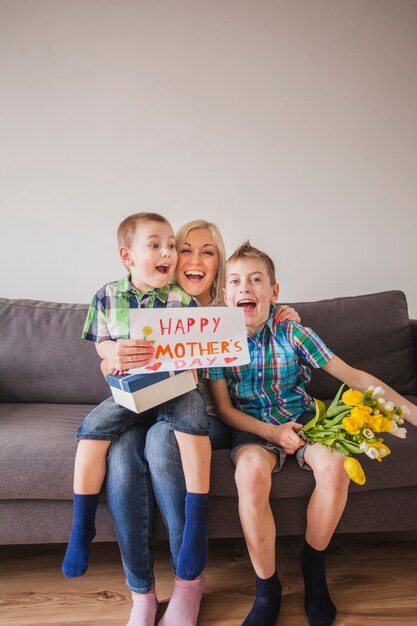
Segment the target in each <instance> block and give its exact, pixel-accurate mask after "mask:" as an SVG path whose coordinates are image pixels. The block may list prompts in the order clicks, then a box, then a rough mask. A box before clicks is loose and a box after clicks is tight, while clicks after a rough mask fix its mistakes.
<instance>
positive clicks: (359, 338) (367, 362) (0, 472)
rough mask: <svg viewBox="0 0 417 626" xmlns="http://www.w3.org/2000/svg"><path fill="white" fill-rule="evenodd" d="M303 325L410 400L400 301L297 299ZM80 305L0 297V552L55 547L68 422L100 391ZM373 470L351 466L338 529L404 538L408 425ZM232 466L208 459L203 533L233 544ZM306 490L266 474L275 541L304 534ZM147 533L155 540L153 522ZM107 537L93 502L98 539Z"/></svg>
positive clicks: (416, 348) (68, 482)
mask: <svg viewBox="0 0 417 626" xmlns="http://www.w3.org/2000/svg"><path fill="white" fill-rule="evenodd" d="M294 306H295V307H296V309H297V310H298V311H299V313H300V315H301V317H302V321H303V323H304V325H306V326H311V327H312V328H313V329H315V330H316V331H317V332H318V334H319V335H320V336H321V337H322V338H323V340H324V341H325V342H326V343H327V344H328V345H329V347H330V348H332V349H333V350H334V351H335V353H336V354H337V355H338V356H340V357H341V358H342V359H344V360H346V361H348V362H349V363H350V364H352V365H353V366H355V367H358V368H361V369H364V370H366V371H369V372H371V373H372V374H374V375H375V376H377V377H378V378H381V379H382V380H384V381H385V382H387V383H388V384H389V385H391V386H392V387H394V388H395V389H397V390H398V391H399V392H400V393H402V394H404V395H406V396H407V397H408V398H409V399H410V400H411V401H413V402H414V403H416V404H417V371H416V355H417V321H416V320H409V318H408V313H407V303H406V299H405V296H404V294H403V293H402V292H400V291H388V292H384V293H377V294H371V295H365V296H357V297H348V298H335V299H333V300H323V301H320V302H297V303H295V304H294ZM86 311H87V305H83V304H58V303H52V302H38V301H33V300H8V299H5V298H2V299H0V329H1V353H0V354H1V356H0V444H1V445H0V544H19V543H55V542H66V541H67V538H68V533H69V529H70V524H71V508H72V502H71V498H72V473H73V463H74V454H75V448H76V442H75V432H76V428H77V425H78V424H79V422H80V421H81V419H82V418H83V417H84V415H86V414H87V413H88V412H89V411H90V409H91V408H92V407H93V406H94V405H96V404H97V403H99V402H100V401H101V400H103V399H104V398H106V397H107V396H108V395H110V394H109V389H108V387H107V384H106V383H105V381H104V380H103V378H102V376H101V374H100V371H99V360H98V357H97V355H96V352H95V349H94V346H93V345H92V344H91V343H89V342H86V341H83V340H81V339H80V333H81V328H82V325H83V322H84V318H85V315H86ZM338 387H339V383H338V381H335V380H333V379H331V377H329V376H328V375H326V374H325V373H324V372H321V371H319V372H314V374H313V379H312V383H311V386H310V392H311V393H312V395H314V396H315V397H317V398H321V399H324V400H328V399H330V398H332V397H333V395H334V394H335V392H336V391H337V389H338ZM386 439H387V440H388V439H389V445H390V447H391V448H392V454H391V455H390V456H389V457H388V458H387V459H385V460H384V461H383V462H382V463H377V462H375V461H371V460H369V459H367V458H366V457H365V458H364V459H363V460H362V458H361V462H363V465H364V469H365V473H366V475H367V482H366V484H365V486H363V487H359V486H357V485H354V484H351V488H350V489H351V494H350V498H349V503H348V506H347V508H346V511H345V513H344V515H343V517H342V520H341V522H340V524H339V526H338V532H369V531H400V530H401V531H408V530H415V529H416V520H417V461H416V459H417V429H415V428H413V427H411V426H409V429H408V435H407V439H405V440H400V439H396V438H394V437H391V436H390V435H386ZM233 474H234V470H233V466H232V463H231V461H230V458H229V451H228V450H217V451H215V452H214V454H213V463H212V488H211V506H210V536H211V537H236V536H241V534H242V531H241V528H240V525H239V520H238V515H237V500H236V488H235V485H234V477H233ZM312 487H313V478H312V476H311V474H310V473H308V472H302V471H300V470H299V469H298V467H297V465H296V463H295V462H294V460H293V459H291V460H290V461H289V462H288V463H287V464H286V466H285V468H284V470H283V471H282V472H281V473H280V474H278V475H276V476H274V480H273V488H272V506H273V509H274V514H275V516H276V519H277V526H278V533H279V534H300V533H302V532H303V531H304V524H305V521H304V520H305V509H306V503H307V500H308V496H309V494H310V493H311V490H312ZM155 536H156V537H157V538H163V537H166V535H165V529H164V527H163V524H162V522H161V519H160V517H159V515H158V516H157V519H156V525H155ZM114 538H115V535H114V531H113V524H112V520H111V516H110V513H109V510H108V508H107V505H106V502H105V498H104V495H103V498H102V502H101V503H100V506H99V511H98V533H97V539H96V540H98V541H112V540H114Z"/></svg>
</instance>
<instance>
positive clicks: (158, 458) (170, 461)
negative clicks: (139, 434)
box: [145, 421, 182, 475]
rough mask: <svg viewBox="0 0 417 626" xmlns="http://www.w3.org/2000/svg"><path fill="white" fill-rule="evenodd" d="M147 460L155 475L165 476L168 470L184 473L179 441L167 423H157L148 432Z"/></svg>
mask: <svg viewBox="0 0 417 626" xmlns="http://www.w3.org/2000/svg"><path fill="white" fill-rule="evenodd" d="M145 459H146V461H147V463H148V465H149V467H150V470H151V473H152V474H153V475H154V474H164V473H166V472H167V470H169V471H177V470H179V471H182V465H181V456H180V451H179V448H178V443H177V439H176V437H175V433H174V431H173V430H172V429H171V428H170V427H169V425H168V423H167V422H164V421H162V422H157V423H156V424H154V425H153V426H151V428H150V429H149V430H148V434H147V436H146V443H145Z"/></svg>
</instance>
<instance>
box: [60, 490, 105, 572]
mask: <svg viewBox="0 0 417 626" xmlns="http://www.w3.org/2000/svg"><path fill="white" fill-rule="evenodd" d="M98 496H99V494H98V493H94V494H92V495H82V494H78V493H74V518H73V522H72V529H71V535H70V538H69V542H68V546H67V551H66V553H65V558H64V562H63V563H62V571H63V573H64V576H66V577H67V578H75V577H76V576H82V575H83V574H85V572H86V571H87V567H88V560H89V558H90V546H91V542H92V541H93V539H94V537H95V535H96V527H95V518H96V510H97V504H98Z"/></svg>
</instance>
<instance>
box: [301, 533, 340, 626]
mask: <svg viewBox="0 0 417 626" xmlns="http://www.w3.org/2000/svg"><path fill="white" fill-rule="evenodd" d="M325 556H326V550H315V549H314V548H312V547H311V546H310V545H309V544H308V543H307V542H306V541H305V542H304V546H303V548H302V550H301V552H300V563H301V569H302V571H303V576H304V588H305V595H304V607H305V611H306V615H307V619H308V624H309V626H331V624H333V622H334V620H335V617H336V607H335V605H334V604H333V602H332V600H331V598H330V594H329V590H328V588H327V581H326V569H325V563H324V559H325Z"/></svg>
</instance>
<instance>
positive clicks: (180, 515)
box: [145, 416, 231, 572]
mask: <svg viewBox="0 0 417 626" xmlns="http://www.w3.org/2000/svg"><path fill="white" fill-rule="evenodd" d="M210 441H211V445H212V448H213V450H219V449H221V448H230V446H231V430H230V429H229V428H228V427H227V426H225V425H224V424H223V423H222V422H220V421H219V420H218V419H217V418H215V417H211V416H210ZM145 458H146V460H147V461H148V464H149V469H150V473H151V477H152V484H153V489H154V493H155V497H156V501H157V503H158V507H159V510H160V511H161V515H162V519H163V520H164V523H165V526H166V527H167V530H168V536H169V545H170V550H171V565H172V568H173V570H174V572H175V571H176V568H177V560H178V553H179V551H180V548H181V544H182V535H183V532H184V523H185V491H186V489H185V480H184V473H183V471H182V464H181V457H180V451H179V448H178V444H177V439H176V437H175V434H174V431H173V430H171V429H170V427H169V425H168V423H167V422H164V421H161V422H157V423H156V424H154V425H153V426H152V427H151V428H150V429H149V431H148V435H147V437H146V446H145Z"/></svg>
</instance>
